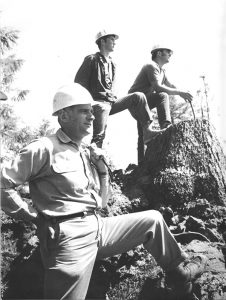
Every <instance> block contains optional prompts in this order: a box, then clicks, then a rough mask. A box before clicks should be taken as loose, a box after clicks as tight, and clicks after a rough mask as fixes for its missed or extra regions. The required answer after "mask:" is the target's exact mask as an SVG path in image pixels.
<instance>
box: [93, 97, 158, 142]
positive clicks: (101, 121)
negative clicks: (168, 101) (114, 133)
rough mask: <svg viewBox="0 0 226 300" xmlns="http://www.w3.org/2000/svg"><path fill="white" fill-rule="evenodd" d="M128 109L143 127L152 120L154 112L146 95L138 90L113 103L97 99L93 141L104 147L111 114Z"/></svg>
mask: <svg viewBox="0 0 226 300" xmlns="http://www.w3.org/2000/svg"><path fill="white" fill-rule="evenodd" d="M126 109H128V110H129V112H130V113H131V115H132V117H133V118H134V119H135V120H137V121H138V122H139V124H140V126H141V128H142V127H143V126H144V125H146V124H147V123H149V122H151V121H152V114H151V112H150V110H149V107H148V104H147V100H146V97H145V95H144V94H143V93H140V92H137V93H132V94H128V95H126V96H125V97H122V98H119V99H117V100H116V101H115V102H114V103H113V104H111V103H109V102H106V101H96V104H95V105H93V114H94V117H95V120H94V121H93V140H92V141H93V142H95V143H96V144H97V146H98V147H100V148H102V145H103V141H104V138H105V132H106V128H107V121H108V116H109V115H114V114H117V113H119V112H122V111H124V110H126Z"/></svg>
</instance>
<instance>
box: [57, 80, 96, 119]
mask: <svg viewBox="0 0 226 300" xmlns="http://www.w3.org/2000/svg"><path fill="white" fill-rule="evenodd" d="M79 104H91V105H94V104H95V102H94V101H93V98H92V96H91V94H90V93H89V92H88V90H87V89H85V88H84V87H83V86H81V85H80V84H78V83H71V84H68V85H64V86H62V87H61V88H59V90H58V91H57V92H56V94H55V96H54V98H53V113H52V115H53V116H56V115H57V112H58V111H59V110H61V109H63V108H65V107H69V106H72V105H79Z"/></svg>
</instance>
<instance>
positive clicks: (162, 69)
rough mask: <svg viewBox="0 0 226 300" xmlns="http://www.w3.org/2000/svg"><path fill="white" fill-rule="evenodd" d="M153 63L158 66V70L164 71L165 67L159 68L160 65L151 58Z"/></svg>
mask: <svg viewBox="0 0 226 300" xmlns="http://www.w3.org/2000/svg"><path fill="white" fill-rule="evenodd" d="M153 64H154V65H155V66H156V67H158V68H159V70H160V71H165V69H164V68H161V67H160V65H159V64H158V63H157V62H155V61H154V60H153Z"/></svg>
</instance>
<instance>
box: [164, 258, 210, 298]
mask: <svg viewBox="0 0 226 300" xmlns="http://www.w3.org/2000/svg"><path fill="white" fill-rule="evenodd" d="M206 264H207V257H206V256H204V255H198V256H196V257H194V258H193V259H191V260H186V261H184V262H182V263H180V264H179V265H178V266H177V267H176V268H175V269H173V270H171V271H169V272H167V274H166V282H167V284H168V285H172V286H173V287H174V288H175V290H176V292H177V293H178V294H179V295H180V296H183V295H190V294H191V293H192V281H193V280H194V279H196V278H197V277H199V276H200V275H202V273H203V272H204V270H205V268H206Z"/></svg>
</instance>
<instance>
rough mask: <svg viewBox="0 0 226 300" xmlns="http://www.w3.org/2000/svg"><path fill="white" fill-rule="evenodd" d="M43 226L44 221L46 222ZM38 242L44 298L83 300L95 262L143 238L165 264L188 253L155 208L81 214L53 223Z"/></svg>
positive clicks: (170, 265) (169, 265)
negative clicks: (51, 233)
mask: <svg viewBox="0 0 226 300" xmlns="http://www.w3.org/2000/svg"><path fill="white" fill-rule="evenodd" d="M45 227H46V228H47V227H48V226H45ZM52 230H54V231H55V237H54V238H50V236H48V232H47V231H46V236H45V241H42V242H41V254H42V259H43V263H44V266H45V299H70V300H84V299H85V297H86V293H87V289H88V286H89V281H90V277H91V274H92V270H93V266H94V262H95V260H96V259H103V258H106V257H110V256H113V255H116V254H120V253H124V252H126V251H128V250H131V249H133V248H135V247H136V246H138V245H140V244H143V245H144V247H145V248H146V249H147V251H148V252H150V253H151V254H152V256H153V257H154V258H155V260H156V262H157V263H158V264H159V265H160V266H161V267H162V268H163V269H164V270H170V269H173V268H175V267H176V266H177V265H178V264H179V263H180V262H182V261H183V260H184V259H185V258H186V254H185V253H184V252H183V251H182V250H181V248H180V246H179V245H178V244H177V242H176V240H175V239H174V237H173V235H172V234H171V233H170V231H169V229H168V227H167V225H166V223H165V222H164V220H163V217H162V215H161V214H160V213H159V212H158V211H155V210H149V211H144V212H139V213H131V214H126V215H120V216H113V217H106V218H102V217H100V216H98V215H90V216H87V217H81V218H80V217H79V218H75V219H70V220H67V221H64V222H58V223H57V222H56V223H55V224H54V225H52Z"/></svg>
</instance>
